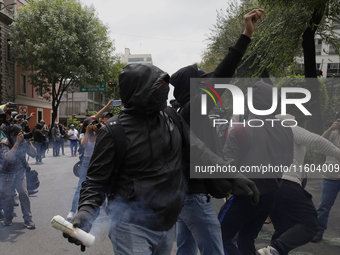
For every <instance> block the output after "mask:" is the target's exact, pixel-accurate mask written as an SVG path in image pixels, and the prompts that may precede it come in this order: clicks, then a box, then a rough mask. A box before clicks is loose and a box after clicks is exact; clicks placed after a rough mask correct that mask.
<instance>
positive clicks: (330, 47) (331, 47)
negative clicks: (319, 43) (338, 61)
mask: <svg viewBox="0 0 340 255" xmlns="http://www.w3.org/2000/svg"><path fill="white" fill-rule="evenodd" d="M339 43H340V41H339ZM328 54H329V55H337V53H336V52H335V47H334V46H333V45H332V44H330V45H329V52H328Z"/></svg>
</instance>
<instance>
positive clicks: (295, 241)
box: [269, 180, 318, 255]
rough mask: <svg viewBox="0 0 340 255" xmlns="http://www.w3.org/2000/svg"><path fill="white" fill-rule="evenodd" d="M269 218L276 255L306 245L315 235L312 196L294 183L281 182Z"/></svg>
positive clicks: (314, 214) (315, 227)
mask: <svg viewBox="0 0 340 255" xmlns="http://www.w3.org/2000/svg"><path fill="white" fill-rule="evenodd" d="M269 215H270V218H271V220H272V222H273V225H274V228H275V232H274V235H273V237H272V241H271V246H273V247H274V248H275V249H276V250H277V251H278V252H279V253H280V255H285V254H288V252H289V251H291V250H293V249H294V248H297V247H299V246H301V245H304V244H306V243H308V242H310V241H311V240H312V239H313V237H314V236H315V235H316V234H317V232H318V221H317V213H316V209H315V206H314V204H313V201H312V195H311V194H309V193H308V192H307V191H306V190H304V189H303V188H302V187H301V185H299V184H298V183H294V182H291V181H287V180H282V181H281V186H280V188H279V190H278V191H277V193H276V202H275V207H274V209H273V210H272V212H271V213H270V214H269Z"/></svg>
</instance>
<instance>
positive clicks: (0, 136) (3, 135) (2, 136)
mask: <svg viewBox="0 0 340 255" xmlns="http://www.w3.org/2000/svg"><path fill="white" fill-rule="evenodd" d="M4 138H6V135H5V133H4V132H2V131H1V133H0V140H1V139H4Z"/></svg>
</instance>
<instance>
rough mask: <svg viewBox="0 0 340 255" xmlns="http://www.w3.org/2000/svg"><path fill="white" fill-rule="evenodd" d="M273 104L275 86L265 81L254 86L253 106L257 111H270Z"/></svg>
mask: <svg viewBox="0 0 340 255" xmlns="http://www.w3.org/2000/svg"><path fill="white" fill-rule="evenodd" d="M272 104H273V86H272V85H271V84H268V83H265V82H263V81H258V82H256V83H255V84H254V85H253V106H254V108H255V109H256V110H268V109H270V108H271V107H272Z"/></svg>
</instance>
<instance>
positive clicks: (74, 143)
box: [67, 124, 79, 157]
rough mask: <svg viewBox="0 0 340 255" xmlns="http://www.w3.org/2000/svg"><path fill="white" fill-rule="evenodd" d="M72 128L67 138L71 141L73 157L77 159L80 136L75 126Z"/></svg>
mask: <svg viewBox="0 0 340 255" xmlns="http://www.w3.org/2000/svg"><path fill="white" fill-rule="evenodd" d="M70 127H71V129H70V130H69V131H68V133H67V136H68V138H69V139H70V148H71V157H76V156H77V147H78V138H79V134H78V131H77V130H76V129H75V128H74V125H73V124H71V126H70Z"/></svg>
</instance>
